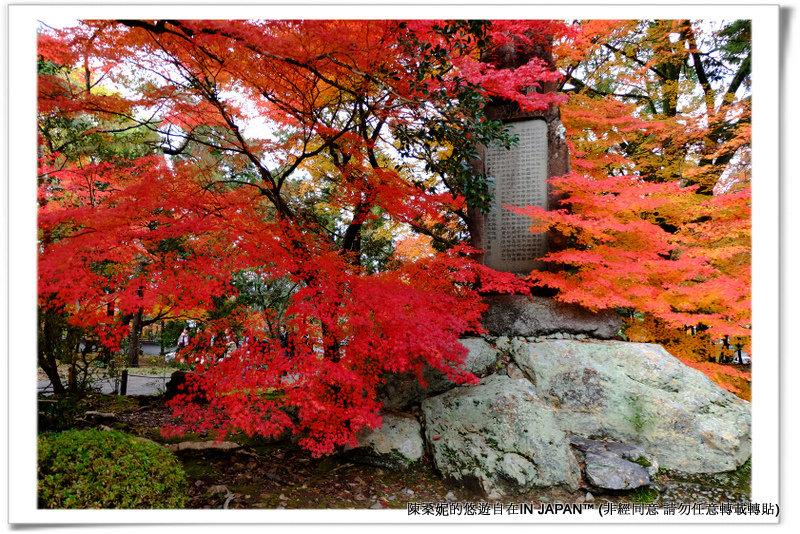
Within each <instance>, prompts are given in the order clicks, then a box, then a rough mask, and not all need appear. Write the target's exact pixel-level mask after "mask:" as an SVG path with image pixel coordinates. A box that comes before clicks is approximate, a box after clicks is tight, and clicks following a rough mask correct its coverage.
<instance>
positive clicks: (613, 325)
mask: <svg viewBox="0 0 800 534" xmlns="http://www.w3.org/2000/svg"><path fill="white" fill-rule="evenodd" d="M484 302H485V303H486V304H488V305H489V308H488V309H487V310H486V312H485V313H484V314H483V319H482V321H481V322H482V324H483V327H484V328H485V329H486V330H487V331H488V332H489V333H490V334H492V335H495V336H510V337H514V336H520V337H535V336H546V335H550V334H554V333H556V332H566V333H570V334H584V335H588V336H590V337H593V338H598V339H610V338H612V337H614V336H615V335H616V334H617V332H619V329H620V328H621V327H622V318H620V316H619V315H618V314H617V313H615V312H614V311H612V310H605V311H601V312H598V313H594V312H592V311H589V310H587V309H586V308H583V307H581V306H578V305H576V304H568V303H564V302H558V301H557V300H554V299H551V298H545V297H530V296H525V295H493V296H488V297H485V298H484Z"/></svg>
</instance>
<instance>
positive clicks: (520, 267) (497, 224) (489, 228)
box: [470, 44, 570, 275]
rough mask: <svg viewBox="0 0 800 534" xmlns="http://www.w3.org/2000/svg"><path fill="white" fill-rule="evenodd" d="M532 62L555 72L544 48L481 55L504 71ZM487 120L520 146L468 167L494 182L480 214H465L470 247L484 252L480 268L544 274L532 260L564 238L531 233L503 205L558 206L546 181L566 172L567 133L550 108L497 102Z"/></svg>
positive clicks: (489, 151) (487, 153)
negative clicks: (502, 128) (523, 107)
mask: <svg viewBox="0 0 800 534" xmlns="http://www.w3.org/2000/svg"><path fill="white" fill-rule="evenodd" d="M533 57H538V58H540V59H543V60H544V61H546V62H547V63H548V65H550V66H551V68H553V69H555V64H554V62H553V57H552V54H551V53H550V50H549V46H545V45H543V44H539V45H536V46H528V47H521V46H515V45H506V46H504V47H500V48H497V49H494V50H491V51H488V52H486V53H485V54H484V59H485V60H488V61H491V62H492V63H493V64H494V65H495V66H496V67H497V68H508V69H514V68H517V67H519V66H521V65H524V64H526V63H527V62H528V61H529V60H530V59H531V58H533ZM529 90H530V91H533V90H534V89H529ZM541 90H542V91H551V90H555V86H554V83H553V82H547V83H545V84H544V86H543V87H542V88H541ZM486 115H487V117H488V118H489V119H492V120H501V121H503V123H504V124H505V125H506V126H508V127H509V128H510V129H511V132H512V133H513V134H516V135H517V136H518V137H519V143H518V144H517V146H515V147H513V148H511V150H506V149H505V148H497V147H479V149H478V153H479V155H480V160H476V161H474V162H473V168H474V169H475V170H476V172H479V173H482V174H485V175H487V176H490V177H492V178H493V179H494V184H493V185H492V186H491V187H490V189H489V190H490V192H491V193H492V196H493V201H492V204H491V209H490V211H489V212H488V213H487V214H485V215H484V214H482V213H480V212H479V211H478V210H471V211H470V219H471V224H470V232H471V235H472V246H473V247H475V248H477V249H479V250H483V251H484V254H483V264H484V265H486V266H488V267H491V268H493V269H495V270H498V271H505V272H513V273H517V274H520V275H527V274H529V273H530V272H531V271H532V270H533V269H539V270H543V269H547V268H548V266H547V265H546V264H545V263H544V262H542V261H538V260H537V258H540V257H542V256H544V255H545V254H546V253H547V251H548V250H558V249H560V248H562V247H563V245H564V240H563V237H562V236H560V235H555V234H553V233H547V234H534V233H532V232H530V231H529V230H528V228H529V227H530V225H531V223H530V220H529V219H528V218H527V217H524V216H522V215H517V214H516V213H513V212H511V211H510V210H508V209H506V208H504V206H518V207H525V206H526V205H531V206H541V207H543V208H545V209H555V208H557V207H558V206H557V201H558V198H556V197H555V196H554V195H553V194H552V190H551V186H550V185H549V184H548V183H547V180H548V179H549V178H550V177H552V176H561V175H563V174H566V173H568V172H569V170H570V168H569V153H568V151H567V144H566V140H565V134H566V130H565V128H564V126H563V125H562V124H561V114H560V111H559V109H558V106H556V105H553V106H550V107H549V108H548V109H547V110H544V111H538V112H523V111H522V110H520V108H519V106H518V105H517V104H516V103H513V102H508V101H502V100H496V101H492V102H491V103H490V104H489V105H488V106H487V107H486Z"/></svg>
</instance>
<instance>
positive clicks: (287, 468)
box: [82, 394, 749, 509]
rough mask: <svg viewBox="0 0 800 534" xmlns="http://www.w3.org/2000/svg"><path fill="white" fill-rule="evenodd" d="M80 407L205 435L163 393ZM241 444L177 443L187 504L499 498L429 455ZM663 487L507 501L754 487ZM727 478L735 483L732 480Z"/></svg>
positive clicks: (373, 505) (520, 498) (355, 504)
mask: <svg viewBox="0 0 800 534" xmlns="http://www.w3.org/2000/svg"><path fill="white" fill-rule="evenodd" d="M82 404H83V409H85V410H96V411H101V412H113V413H114V414H116V418H117V420H116V421H115V422H106V424H108V425H110V426H111V427H113V428H115V429H118V430H121V431H124V432H128V433H130V434H133V435H137V436H140V437H142V438H146V439H150V440H153V441H156V442H158V443H162V444H164V445H167V446H169V445H170V444H173V445H175V444H177V443H179V442H189V441H193V442H202V443H204V444H205V446H211V443H212V442H213V440H212V439H211V438H209V437H207V436H195V435H190V436H184V437H182V438H169V439H167V438H164V437H163V436H161V434H160V428H161V427H162V426H163V425H165V424H167V423H169V422H171V418H172V416H171V409H170V408H168V407H165V406H164V401H163V398H162V397H120V396H114V395H98V394H95V395H92V396H90V397H87V399H85V400H84V401H83V403H82ZM227 441H232V442H236V443H238V444H239V445H241V446H240V447H239V448H236V449H232V450H220V449H215V448H208V449H205V450H182V451H176V452H175V454H176V456H177V457H178V458H179V459H180V461H181V462H182V463H183V466H184V470H185V471H186V473H187V476H188V483H189V492H188V493H189V502H188V503H187V506H186V508H189V509H220V508H226V509H284V508H285V509H291V508H294V509H406V508H407V507H408V506H409V503H411V505H412V506H417V505H418V506H424V505H426V504H427V503H432V504H433V505H436V504H437V503H447V502H448V501H450V502H465V503H486V502H489V503H490V504H492V505H494V504H496V502H495V501H487V499H485V498H484V497H482V496H481V495H479V494H476V493H475V492H473V491H471V490H470V489H469V488H465V487H459V486H456V485H453V484H449V483H447V482H446V481H445V480H443V479H442V478H441V477H440V476H439V475H438V473H437V472H436V470H435V469H434V466H433V465H432V463H431V462H430V460H429V459H423V460H422V461H420V462H416V463H415V464H413V465H410V466H409V469H408V470H407V471H402V472H399V471H394V470H390V469H387V468H385V467H377V466H373V465H366V464H363V463H359V461H358V460H359V459H358V458H357V457H353V456H348V455H345V454H340V455H334V456H326V457H322V458H314V457H312V456H311V454H310V453H308V452H307V451H305V450H303V449H301V448H300V447H298V446H297V445H295V444H293V443H292V442H291V441H283V442H273V441H270V440H266V439H258V438H249V437H247V436H246V435H239V436H230V437H228V438H227ZM656 483H657V487H658V488H659V490H660V491H657V492H653V491H642V490H640V491H634V492H610V491H600V490H598V489H596V488H589V487H587V488H581V490H579V491H576V492H574V493H570V492H566V491H563V490H559V489H544V490H536V491H535V492H532V493H526V494H518V495H512V496H507V497H506V498H505V499H504V501H503V503H504V504H506V505H507V504H508V503H510V502H517V503H520V502H526V503H534V505H535V506H538V505H540V504H544V503H583V502H594V504H595V505H602V504H603V503H606V502H612V503H621V502H627V503H630V502H650V501H656V502H659V501H660V502H661V503H663V502H665V501H666V500H669V501H671V502H691V503H693V502H731V501H741V502H746V501H747V500H748V499H749V491H746V490H743V489H742V488H738V489H731V488H730V487H726V488H724V487H718V486H721V485H722V484H719V483H717V482H714V483H713V484H707V483H706V482H702V483H700V484H698V483H697V481H677V480H673V479H670V478H668V477H667V476H666V475H665V476H661V477H659V479H658V480H657V481H656ZM728 486H730V484H728Z"/></svg>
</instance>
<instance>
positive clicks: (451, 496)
mask: <svg viewBox="0 0 800 534" xmlns="http://www.w3.org/2000/svg"><path fill="white" fill-rule="evenodd" d="M444 498H445V499H447V500H448V501H457V500H458V497H456V495H455V493H453V492H452V491H449V492H447V495H445V496H444Z"/></svg>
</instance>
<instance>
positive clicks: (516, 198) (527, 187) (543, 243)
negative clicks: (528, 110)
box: [483, 119, 550, 275]
mask: <svg viewBox="0 0 800 534" xmlns="http://www.w3.org/2000/svg"><path fill="white" fill-rule="evenodd" d="M508 127H509V129H510V130H511V132H512V133H514V134H515V135H517V136H519V143H518V144H517V146H515V147H513V148H511V149H510V150H507V149H505V148H503V147H487V148H486V150H485V154H484V160H485V165H486V171H485V172H486V174H487V175H489V176H492V177H493V178H494V184H493V185H490V187H489V194H490V195H491V196H492V209H491V210H489V212H488V213H487V214H486V215H485V237H484V239H485V242H484V246H485V252H484V255H483V263H484V265H487V266H489V267H491V268H492V269H495V270H497V271H505V272H514V273H521V274H525V275H527V274H529V273H530V272H531V271H532V270H534V269H542V268H545V263H544V262H542V261H537V258H541V257H542V256H544V255H545V254H547V236H546V234H544V233H540V234H534V233H532V232H530V231H528V228H530V226H531V221H530V219H529V218H528V217H526V216H524V215H518V214H516V213H514V212H512V211H511V210H509V209H507V208H506V207H505V206H518V207H525V206H526V205H530V206H540V207H542V208H545V209H547V179H548V178H549V177H550V175H549V174H548V169H547V123H546V122H545V121H544V120H542V119H527V120H522V121H517V122H512V123H509V124H508Z"/></svg>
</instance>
